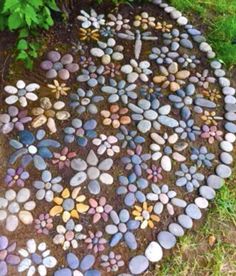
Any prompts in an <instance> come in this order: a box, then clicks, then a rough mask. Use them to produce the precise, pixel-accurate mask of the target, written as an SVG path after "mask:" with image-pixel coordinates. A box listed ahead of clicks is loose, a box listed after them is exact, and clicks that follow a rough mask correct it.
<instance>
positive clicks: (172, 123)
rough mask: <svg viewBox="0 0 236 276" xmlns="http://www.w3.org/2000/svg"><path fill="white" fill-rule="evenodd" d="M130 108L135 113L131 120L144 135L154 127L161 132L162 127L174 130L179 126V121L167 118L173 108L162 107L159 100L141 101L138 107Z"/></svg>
mask: <svg viewBox="0 0 236 276" xmlns="http://www.w3.org/2000/svg"><path fill="white" fill-rule="evenodd" d="M128 108H129V109H130V110H131V111H133V114H132V115H131V118H132V119H133V121H135V122H136V123H137V128H138V130H139V131H140V132H142V133H147V132H148V131H150V129H151V128H152V127H153V128H155V129H156V130H160V128H161V125H164V126H167V127H170V128H173V127H177V126H178V121H177V120H175V119H173V118H171V117H169V116H167V115H168V114H169V113H170V111H171V106H170V105H168V104H166V105H163V106H161V103H160V101H159V100H158V99H154V100H152V101H149V100H146V99H140V100H139V101H138V103H137V105H135V104H133V103H129V104H128Z"/></svg>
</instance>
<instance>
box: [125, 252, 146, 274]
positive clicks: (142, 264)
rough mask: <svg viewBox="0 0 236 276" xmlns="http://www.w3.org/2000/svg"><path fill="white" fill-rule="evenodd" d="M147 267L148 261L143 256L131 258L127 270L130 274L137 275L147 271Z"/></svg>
mask: <svg viewBox="0 0 236 276" xmlns="http://www.w3.org/2000/svg"><path fill="white" fill-rule="evenodd" d="M148 266H149V261H148V259H147V258H146V257H145V256H143V255H138V256H135V257H133V258H132V259H131V260H130V262H129V270H130V272H131V273H132V274H134V275H138V274H141V273H143V272H144V271H145V270H147V268H148Z"/></svg>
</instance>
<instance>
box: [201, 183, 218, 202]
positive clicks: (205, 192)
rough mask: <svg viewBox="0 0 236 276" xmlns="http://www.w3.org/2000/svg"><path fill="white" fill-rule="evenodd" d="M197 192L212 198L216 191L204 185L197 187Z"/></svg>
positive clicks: (209, 198)
mask: <svg viewBox="0 0 236 276" xmlns="http://www.w3.org/2000/svg"><path fill="white" fill-rule="evenodd" d="M199 193H200V195H201V196H202V197H204V198H205V199H207V200H212V199H214V197H215V196H216V192H215V191H214V190H213V189H212V188H211V187H209V186H205V185H204V186H201V187H200V188H199Z"/></svg>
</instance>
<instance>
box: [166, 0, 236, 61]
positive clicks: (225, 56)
mask: <svg viewBox="0 0 236 276" xmlns="http://www.w3.org/2000/svg"><path fill="white" fill-rule="evenodd" d="M170 2H171V4H172V5H173V6H175V7H176V8H177V9H179V10H181V11H184V12H185V13H187V14H188V15H189V16H190V18H191V16H192V15H193V14H194V15H197V21H196V24H197V23H198V22H201V24H202V23H203V24H204V25H205V26H206V27H207V30H206V32H205V33H206V35H207V38H208V41H209V42H210V43H211V44H212V46H213V47H214V50H215V51H216V53H217V54H218V57H219V58H220V59H221V60H223V61H224V62H225V63H226V64H227V65H228V66H231V65H235V64H236V1H235V0H207V1H202V0H196V1H192V0H170ZM199 16H200V20H199Z"/></svg>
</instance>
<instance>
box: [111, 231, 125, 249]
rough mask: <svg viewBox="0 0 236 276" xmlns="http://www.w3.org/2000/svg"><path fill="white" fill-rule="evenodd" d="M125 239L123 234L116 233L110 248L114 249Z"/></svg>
mask: <svg viewBox="0 0 236 276" xmlns="http://www.w3.org/2000/svg"><path fill="white" fill-rule="evenodd" d="M122 237H123V234H122V233H120V232H119V233H116V234H115V235H114V236H113V237H112V238H111V241H110V246H111V247H114V246H116V245H117V244H118V243H119V242H120V240H121V239H122Z"/></svg>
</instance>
